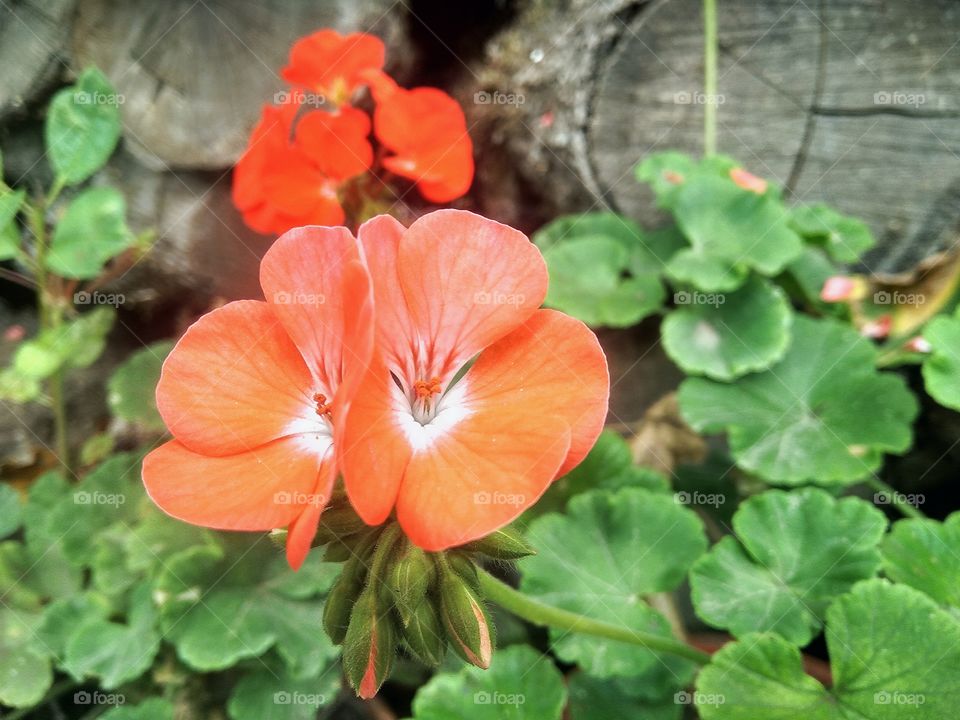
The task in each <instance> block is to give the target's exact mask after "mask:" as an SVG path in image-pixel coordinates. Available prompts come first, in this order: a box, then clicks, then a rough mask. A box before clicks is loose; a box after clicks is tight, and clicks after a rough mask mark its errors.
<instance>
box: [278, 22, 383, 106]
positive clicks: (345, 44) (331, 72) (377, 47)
mask: <svg viewBox="0 0 960 720" xmlns="http://www.w3.org/2000/svg"><path fill="white" fill-rule="evenodd" d="M385 56H386V49H385V48H384V45H383V41H382V40H381V39H380V38H378V37H376V36H374V35H368V34H367V33H352V34H350V35H341V34H340V33H338V32H337V31H336V30H330V29H325V30H319V31H317V32H315V33H313V34H312V35H307V36H306V37H304V38H300V39H299V40H297V42H296V43H294V45H293V47H292V48H291V50H290V62H289V64H288V65H287V66H286V67H285V68H283V70H282V71H281V74H282V75H283V79H284V80H286V81H287V82H289V83H291V84H293V85H299V86H301V87H306V88H309V89H311V90H314V91H315V92H317V93H320V94H322V95H323V96H324V97H325V98H326V99H327V100H329V101H330V102H332V103H333V104H335V105H340V104H341V103H344V102H347V101H348V100H349V99H350V96H351V95H352V94H353V92H354V91H355V90H356V89H357V87H358V86H360V85H362V84H363V83H364V80H363V75H364V73H366V72H370V71H378V70H381V69H382V68H383V63H384V58H385Z"/></svg>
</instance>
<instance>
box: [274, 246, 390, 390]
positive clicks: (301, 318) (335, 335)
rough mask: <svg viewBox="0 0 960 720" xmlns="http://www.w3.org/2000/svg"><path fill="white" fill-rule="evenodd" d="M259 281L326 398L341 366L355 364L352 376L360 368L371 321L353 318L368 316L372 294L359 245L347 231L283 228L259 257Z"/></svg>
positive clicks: (336, 383)
mask: <svg viewBox="0 0 960 720" xmlns="http://www.w3.org/2000/svg"><path fill="white" fill-rule="evenodd" d="M260 285H261V287H262V288H263V294H264V296H265V297H266V299H267V302H268V303H270V304H271V307H272V308H273V310H274V312H275V313H276V314H277V316H278V317H279V319H280V322H281V323H282V324H283V326H284V328H286V331H287V334H288V335H289V336H290V338H291V339H292V340H293V342H294V344H296V346H297V347H298V348H299V349H300V353H301V354H302V355H303V357H304V359H305V360H306V362H307V367H309V368H310V371H311V373H312V374H313V376H314V378H315V380H316V384H317V385H319V388H320V391H321V392H324V393H325V394H326V395H327V397H333V394H334V392H335V391H336V389H337V388H338V387H339V386H340V383H341V380H342V378H343V376H344V369H345V367H346V366H352V365H354V364H359V366H360V369H359V370H357V371H356V372H355V373H354V375H357V374H358V373H359V374H362V372H364V371H365V369H366V367H367V365H368V363H369V360H370V354H371V353H372V352H373V327H372V325H373V324H372V322H368V323H367V327H365V328H364V327H358V321H359V320H361V319H363V318H369V317H370V312H372V311H371V309H370V306H371V305H372V302H373V296H372V291H371V289H370V283H369V278H368V276H367V272H366V267H365V265H364V264H363V260H362V256H361V254H360V245H359V243H358V242H357V240H356V239H355V238H354V237H353V235H351V234H350V231H349V230H347V229H346V228H344V227H335V228H334V227H303V228H295V229H293V230H290V231H288V232H287V233H285V234H284V235H282V236H281V237H280V238H278V239H277V241H276V242H275V243H274V244H273V246H272V247H271V248H270V250H268V251H267V254H266V255H265V256H264V258H263V261H262V262H261V264H260ZM356 382H359V380H357V381H356ZM334 407H335V409H336V402H335V403H334Z"/></svg>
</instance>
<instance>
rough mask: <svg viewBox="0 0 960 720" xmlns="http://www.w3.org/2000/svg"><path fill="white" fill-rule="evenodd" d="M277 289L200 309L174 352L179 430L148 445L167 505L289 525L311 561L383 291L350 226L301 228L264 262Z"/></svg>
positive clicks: (216, 518) (247, 526) (172, 393)
mask: <svg viewBox="0 0 960 720" xmlns="http://www.w3.org/2000/svg"><path fill="white" fill-rule="evenodd" d="M260 284H261V286H262V288H263V293H264V296H265V297H266V302H260V301H254V300H240V301H237V302H232V303H229V304H227V305H225V306H223V307H222V308H219V309H217V310H214V311H213V312H211V313H209V314H208V315H205V316H204V317H202V318H200V319H199V320H198V321H197V322H196V323H194V324H193V325H192V326H191V327H190V328H189V329H188V330H187V332H186V333H185V334H184V336H183V337H182V338H181V339H180V341H179V342H178V343H177V345H176V347H175V348H174V349H173V351H172V352H171V353H170V355H169V357H168V358H167V360H166V362H165V363H164V365H163V373H162V375H161V378H160V383H159V385H158V386H157V407H158V408H159V410H160V414H161V415H162V416H163V419H164V422H166V424H167V427H168V428H169V429H170V432H171V433H172V434H173V438H174V439H173V440H171V441H170V442H168V443H166V444H165V445H162V446H161V447H159V448H157V449H156V450H154V451H153V452H151V453H150V454H149V455H147V457H146V458H145V459H144V462H143V481H144V484H145V485H146V489H147V492H148V494H149V495H150V497H151V498H152V499H153V501H154V502H155V503H156V504H157V505H159V506H160V508H161V509H163V510H164V511H165V512H167V513H168V514H170V515H172V516H174V517H176V518H179V519H181V520H185V521H186V522H189V523H193V524H195V525H203V526H206V527H212V528H219V529H224V530H270V529H272V528H280V527H286V528H288V529H289V534H288V538H287V558H288V560H289V562H290V565H291V566H292V567H294V568H297V567H299V566H300V564H301V563H302V562H303V559H304V558H305V557H306V554H307V551H308V550H309V549H310V543H311V541H312V540H313V537H314V535H315V534H316V529H317V524H318V522H319V518H320V514H321V512H322V510H323V508H324V506H325V504H326V502H327V499H328V498H329V496H330V493H331V489H332V487H333V482H334V479H335V477H336V474H337V467H338V457H337V456H338V448H339V447H341V439H340V438H341V435H342V431H343V427H344V419H345V417H346V414H347V412H348V409H349V406H350V401H351V399H352V397H353V395H354V394H355V392H356V390H357V387H358V384H359V382H360V379H361V378H362V377H363V374H364V372H365V371H366V368H367V366H368V363H369V358H370V356H371V353H372V352H373V316H372V312H373V306H372V302H373V296H372V289H371V286H370V278H369V274H368V272H367V269H366V266H365V264H364V261H363V256H362V252H361V250H360V246H359V244H358V243H357V240H356V239H355V238H354V237H353V236H352V235H351V234H350V232H349V231H347V230H346V228H322V227H306V228H299V229H296V230H291V231H290V232H288V233H286V234H285V235H283V236H282V237H281V238H279V239H278V240H277V241H276V243H274V245H273V246H272V247H271V248H270V250H269V251H268V252H267V254H266V256H265V257H264V258H263V262H262V264H261V266H260Z"/></svg>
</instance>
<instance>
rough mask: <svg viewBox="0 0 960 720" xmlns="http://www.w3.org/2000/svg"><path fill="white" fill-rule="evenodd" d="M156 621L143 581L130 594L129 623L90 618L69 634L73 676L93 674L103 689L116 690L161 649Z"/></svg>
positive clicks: (68, 655) (69, 664) (137, 674)
mask: <svg viewBox="0 0 960 720" xmlns="http://www.w3.org/2000/svg"><path fill="white" fill-rule="evenodd" d="M155 623H156V611H155V610H154V607H153V600H152V599H151V597H150V587H149V585H146V584H144V585H142V586H140V587H139V588H137V590H135V591H134V592H133V594H132V595H131V599H130V608H129V611H128V621H127V622H126V623H117V622H111V621H108V620H102V619H92V620H88V621H87V622H85V623H84V624H83V625H81V626H80V627H79V628H78V629H77V631H76V632H75V633H74V634H73V635H72V636H71V637H70V640H69V641H68V643H67V648H66V655H65V657H64V661H63V664H64V666H65V667H66V668H67V670H69V672H70V673H71V674H72V675H73V676H74V677H76V678H83V677H87V676H91V675H93V676H96V677H97V678H98V679H99V680H100V685H101V686H102V687H103V688H104V689H106V690H113V689H115V688H117V687H119V686H120V685H122V684H124V683H125V682H129V681H130V680H134V679H136V678H138V677H140V675H142V674H143V673H144V672H146V671H147V669H148V668H149V667H150V666H151V665H152V664H153V658H154V657H155V656H156V654H157V651H158V650H159V649H160V635H159V634H158V633H157V632H156V629H155V627H154V626H155Z"/></svg>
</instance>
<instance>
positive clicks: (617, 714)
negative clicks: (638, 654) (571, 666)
mask: <svg viewBox="0 0 960 720" xmlns="http://www.w3.org/2000/svg"><path fill="white" fill-rule="evenodd" d="M644 685H646V683H645V682H643V681H641V680H639V679H633V678H631V679H630V680H601V679H599V678H594V677H590V676H589V675H587V674H586V673H583V672H578V673H576V674H574V675H573V676H572V677H571V678H570V681H569V685H568V688H567V689H568V690H569V692H570V705H569V713H570V720H611V719H612V718H642V719H643V720H679V718H680V715H681V713H682V712H683V705H684V703H683V700H684V699H685V695H686V693H684V692H683V691H682V690H680V689H678V687H677V686H669V687H667V688H665V690H666V692H664V693H663V694H662V695H661V696H660V697H657V698H655V699H649V698H643V697H637V696H636V693H635V692H632V691H633V690H634V689H640V688H642V687H643V686H644Z"/></svg>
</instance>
